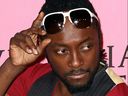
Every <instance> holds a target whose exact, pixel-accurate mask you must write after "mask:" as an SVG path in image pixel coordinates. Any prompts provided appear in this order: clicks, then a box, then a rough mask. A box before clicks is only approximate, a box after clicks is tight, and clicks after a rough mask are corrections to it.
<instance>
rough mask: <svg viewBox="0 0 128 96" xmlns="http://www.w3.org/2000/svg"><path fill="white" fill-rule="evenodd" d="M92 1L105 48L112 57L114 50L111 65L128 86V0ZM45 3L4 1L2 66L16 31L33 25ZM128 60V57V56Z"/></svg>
mask: <svg viewBox="0 0 128 96" xmlns="http://www.w3.org/2000/svg"><path fill="white" fill-rule="evenodd" d="M90 1H91V2H92V3H93V4H94V7H95V9H96V11H97V13H98V15H99V17H100V20H101V25H102V30H103V34H104V41H105V42H104V48H105V49H106V51H107V53H108V55H109V54H110V55H111V52H110V48H112V65H111V64H110V59H109V60H108V64H109V66H113V67H114V68H113V69H114V70H115V71H116V72H117V73H118V74H119V75H120V76H125V78H126V79H125V81H126V83H128V59H125V60H124V62H123V66H124V67H123V66H122V67H118V66H120V65H121V61H122V58H123V56H124V53H125V50H126V47H127V46H128V40H127V39H128V30H127V11H128V10H127V4H128V3H127V0H90ZM43 3H44V0H13V2H12V1H11V0H1V1H0V41H1V44H0V52H1V54H0V65H1V64H2V63H3V62H4V60H5V59H6V58H7V57H8V47H9V39H10V38H11V37H12V36H13V35H14V34H15V33H16V32H19V31H21V30H23V29H26V28H28V27H30V26H31V23H32V21H33V19H34V18H35V17H36V16H37V14H38V12H39V10H40V8H41V6H42V4H43ZM107 46H109V47H107ZM111 46H113V47H111ZM2 50H4V51H3V52H2ZM127 53H128V50H127ZM125 57H128V54H127V55H126V56H125ZM108 58H109V56H108Z"/></svg>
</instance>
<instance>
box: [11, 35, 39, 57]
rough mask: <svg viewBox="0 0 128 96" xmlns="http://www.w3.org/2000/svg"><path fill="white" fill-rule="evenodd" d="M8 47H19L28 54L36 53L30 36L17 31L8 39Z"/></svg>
mask: <svg viewBox="0 0 128 96" xmlns="http://www.w3.org/2000/svg"><path fill="white" fill-rule="evenodd" d="M10 48H11V49H13V48H20V49H22V50H24V51H25V52H27V53H29V54H35V55H36V54H38V51H37V47H36V45H35V44H34V42H33V40H32V39H31V37H30V36H28V35H25V34H22V33H17V34H16V35H15V36H14V37H13V38H11V40H10Z"/></svg>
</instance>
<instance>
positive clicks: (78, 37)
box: [0, 0, 128, 96]
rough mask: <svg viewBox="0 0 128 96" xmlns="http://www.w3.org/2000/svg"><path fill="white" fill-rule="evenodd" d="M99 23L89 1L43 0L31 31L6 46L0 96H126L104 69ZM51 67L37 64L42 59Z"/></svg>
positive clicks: (0, 72)
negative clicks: (7, 56)
mask: <svg viewBox="0 0 128 96" xmlns="http://www.w3.org/2000/svg"><path fill="white" fill-rule="evenodd" d="M102 44H103V38H102V32H101V28H100V21H99V18H98V16H97V14H96V12H95V10H94V8H93V6H92V5H91V3H90V2H89V1H88V0H47V1H46V3H45V4H44V6H43V7H42V9H41V12H40V14H39V15H38V17H37V18H36V20H34V22H33V24H32V27H31V28H29V29H27V30H23V31H22V32H20V33H17V34H16V35H15V36H14V37H12V38H11V40H10V49H9V58H8V59H7V60H6V61H5V63H4V64H3V65H2V66H1V68H0V78H1V79H0V95H4V94H6V95H7V96H8V95H9V96H127V93H128V87H127V85H126V84H125V83H124V82H123V80H122V79H121V78H120V77H118V76H117V75H116V74H115V73H114V72H113V71H112V70H111V69H110V68H107V65H106V64H105V54H104V50H103V47H102ZM45 57H46V58H47V60H48V63H49V64H37V63H38V62H39V61H40V60H42V59H43V58H45Z"/></svg>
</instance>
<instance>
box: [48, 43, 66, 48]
mask: <svg viewBox="0 0 128 96" xmlns="http://www.w3.org/2000/svg"><path fill="white" fill-rule="evenodd" d="M49 46H50V47H66V45H65V44H61V43H51V44H49Z"/></svg>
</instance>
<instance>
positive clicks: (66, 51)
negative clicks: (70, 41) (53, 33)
mask: <svg viewBox="0 0 128 96" xmlns="http://www.w3.org/2000/svg"><path fill="white" fill-rule="evenodd" d="M56 53H57V54H59V55H64V54H68V53H69V51H68V50H67V49H60V50H57V52H56Z"/></svg>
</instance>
